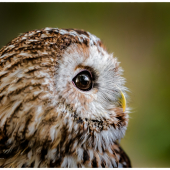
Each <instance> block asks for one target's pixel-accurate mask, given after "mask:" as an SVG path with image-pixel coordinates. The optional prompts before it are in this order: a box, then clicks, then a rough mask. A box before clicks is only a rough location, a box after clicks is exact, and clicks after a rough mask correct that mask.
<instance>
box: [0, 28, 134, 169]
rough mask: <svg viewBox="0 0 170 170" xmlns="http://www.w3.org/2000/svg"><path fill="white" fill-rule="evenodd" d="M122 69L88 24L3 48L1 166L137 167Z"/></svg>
mask: <svg viewBox="0 0 170 170" xmlns="http://www.w3.org/2000/svg"><path fill="white" fill-rule="evenodd" d="M122 73H123V69H122V68H121V67H120V66H119V62H118V60H117V58H115V57H113V54H109V53H108V52H107V50H106V48H105V47H104V45H103V44H102V42H101V40H100V39H99V38H97V37H96V36H94V35H92V34H90V33H89V32H86V31H84V30H77V29H58V28H49V27H47V28H45V29H41V30H33V31H29V32H26V33H24V34H22V35H20V36H18V37H17V38H15V39H13V40H12V41H11V42H10V43H8V44H7V45H6V46H5V47H3V48H2V49H1V50H0V167H63V168H65V167H108V168H111V167H131V163H130V160H129V158H128V156H127V155H126V153H125V152H124V151H123V149H122V148H121V147H120V145H119V141H120V139H121V138H122V137H123V136H124V134H125V131H126V128H127V125H128V113H129V109H128V107H127V106H126V98H127V91H128V89H127V88H126V87H125V79H124V78H123V77H122Z"/></svg>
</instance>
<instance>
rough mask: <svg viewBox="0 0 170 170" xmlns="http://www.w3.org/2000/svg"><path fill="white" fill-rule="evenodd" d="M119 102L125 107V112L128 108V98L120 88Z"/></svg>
mask: <svg viewBox="0 0 170 170" xmlns="http://www.w3.org/2000/svg"><path fill="white" fill-rule="evenodd" d="M118 102H119V104H120V106H121V107H122V108H123V112H125V110H126V98H125V95H124V94H123V92H122V91H121V90H120V97H119V101H118Z"/></svg>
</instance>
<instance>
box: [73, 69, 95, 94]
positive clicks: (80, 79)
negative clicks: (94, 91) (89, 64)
mask: <svg viewBox="0 0 170 170" xmlns="http://www.w3.org/2000/svg"><path fill="white" fill-rule="evenodd" d="M73 82H74V84H75V86H76V87H77V88H79V89H80V90H83V91H88V90H90V89H91V88H92V76H91V74H90V73H89V72H88V71H82V72H80V73H79V74H78V75H76V76H75V77H74V78H73Z"/></svg>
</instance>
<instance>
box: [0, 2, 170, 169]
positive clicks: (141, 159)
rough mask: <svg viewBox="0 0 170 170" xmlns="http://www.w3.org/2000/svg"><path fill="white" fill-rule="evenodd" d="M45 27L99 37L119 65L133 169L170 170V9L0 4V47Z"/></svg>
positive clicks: (163, 6) (158, 5) (126, 147)
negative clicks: (163, 169) (127, 91)
mask: <svg viewBox="0 0 170 170" xmlns="http://www.w3.org/2000/svg"><path fill="white" fill-rule="evenodd" d="M44 27H58V28H78V29H84V30H86V31H89V32H91V33H92V34H95V35H96V36H98V37H99V38H101V40H102V41H103V42H104V44H105V45H106V46H107V47H108V51H109V52H114V55H115V56H117V57H118V59H119V61H121V66H122V67H123V68H124V70H125V73H124V75H125V77H126V79H127V87H128V88H129V89H130V91H131V93H130V94H129V95H130V103H129V105H130V107H132V113H131V114H130V121H129V126H128V130H127V132H126V135H125V137H124V139H122V141H121V145H122V146H123V148H124V150H125V151H126V152H127V153H128V155H129V156H130V158H131V161H132V165H133V167H170V69H169V67H170V3H0V47H2V46H4V45H5V44H6V43H8V42H9V41H10V40H12V39H13V38H15V37H16V36H18V35H19V34H20V33H24V32H26V31H30V30H33V29H41V28H44Z"/></svg>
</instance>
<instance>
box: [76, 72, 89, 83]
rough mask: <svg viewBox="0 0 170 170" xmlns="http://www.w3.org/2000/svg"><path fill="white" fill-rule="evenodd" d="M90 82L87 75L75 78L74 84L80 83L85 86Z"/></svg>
mask: <svg viewBox="0 0 170 170" xmlns="http://www.w3.org/2000/svg"><path fill="white" fill-rule="evenodd" d="M89 82H90V79H89V77H88V76H87V75H85V74H81V75H79V76H77V78H76V83H81V84H82V85H83V86H87V85H88V84H89Z"/></svg>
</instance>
